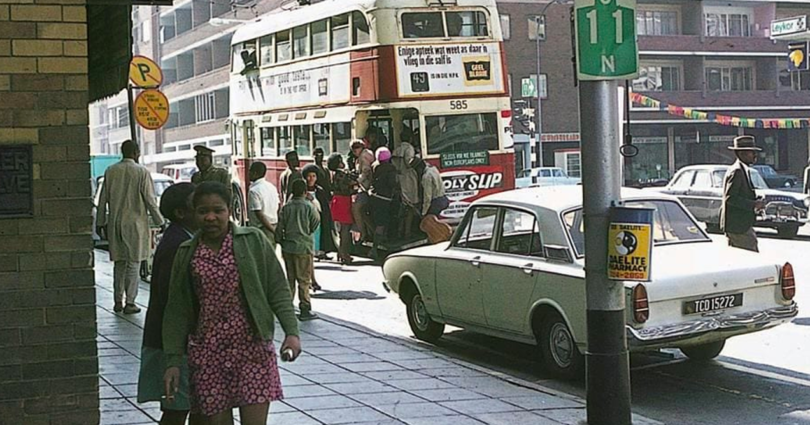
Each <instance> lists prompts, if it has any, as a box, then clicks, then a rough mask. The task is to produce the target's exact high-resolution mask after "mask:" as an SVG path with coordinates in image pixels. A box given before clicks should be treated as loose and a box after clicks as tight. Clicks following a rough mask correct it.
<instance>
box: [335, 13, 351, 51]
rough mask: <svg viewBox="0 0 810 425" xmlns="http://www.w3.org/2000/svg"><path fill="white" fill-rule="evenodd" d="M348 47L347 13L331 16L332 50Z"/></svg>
mask: <svg viewBox="0 0 810 425" xmlns="http://www.w3.org/2000/svg"><path fill="white" fill-rule="evenodd" d="M347 47H349V14H348V13H346V14H343V15H338V16H334V17H332V50H340V49H345V48H347Z"/></svg>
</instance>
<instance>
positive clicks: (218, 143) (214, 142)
mask: <svg viewBox="0 0 810 425" xmlns="http://www.w3.org/2000/svg"><path fill="white" fill-rule="evenodd" d="M216 146H225V141H224V140H222V139H215V140H211V141H210V142H208V147H211V148H213V147H216Z"/></svg>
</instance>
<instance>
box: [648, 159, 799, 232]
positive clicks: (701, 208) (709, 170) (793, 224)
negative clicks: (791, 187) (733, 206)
mask: <svg viewBox="0 0 810 425" xmlns="http://www.w3.org/2000/svg"><path fill="white" fill-rule="evenodd" d="M728 169H729V166H728V165H692V166H689V167H684V168H681V169H680V170H678V172H677V173H675V176H674V177H673V178H672V180H671V182H670V184H669V185H667V186H665V187H662V188H655V189H649V190H657V191H661V192H663V193H666V194H669V195H674V196H677V197H678V199H680V200H681V202H683V204H684V205H686V208H687V209H689V212H691V213H692V214H693V215H694V216H695V218H697V219H698V220H700V221H702V222H705V223H706V226H707V230H709V231H712V232H719V231H720V207H721V206H722V204H723V180H724V178H725V176H726V172H727V171H728ZM751 183H752V184H753V185H754V190H755V191H756V193H757V196H761V197H763V198H764V199H765V204H766V206H765V210H763V211H761V212H760V213H759V214H758V215H757V223H756V224H755V226H756V227H765V228H771V229H775V230H776V231H777V232H778V233H779V236H780V237H784V238H793V237H795V236H796V234H797V233H798V231H799V228H800V227H801V226H803V225H804V224H805V223H807V221H808V207H810V197H808V196H807V195H805V194H802V193H796V192H787V191H784V190H776V189H770V188H769V187H768V185H767V184H766V183H765V180H764V179H763V178H762V176H761V175H760V174H759V172H758V171H757V170H756V169H752V170H751Z"/></svg>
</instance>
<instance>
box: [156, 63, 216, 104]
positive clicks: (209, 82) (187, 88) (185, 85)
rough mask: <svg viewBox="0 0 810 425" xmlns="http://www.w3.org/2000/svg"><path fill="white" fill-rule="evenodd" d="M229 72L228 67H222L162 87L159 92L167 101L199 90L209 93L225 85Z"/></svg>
mask: <svg viewBox="0 0 810 425" xmlns="http://www.w3.org/2000/svg"><path fill="white" fill-rule="evenodd" d="M229 72H230V67H229V66H224V67H222V68H219V69H215V70H213V71H211V72H206V73H205V74H202V75H198V76H196V77H193V78H189V79H186V80H183V81H180V82H176V83H173V84H169V85H168V86H165V87H163V88H162V89H161V90H163V93H164V94H165V95H166V97H168V98H169V99H177V98H178V97H180V96H182V95H184V94H187V93H192V92H198V91H201V90H207V91H210V90H212V89H213V88H214V87H218V86H220V85H222V84H227V83H228V79H229Z"/></svg>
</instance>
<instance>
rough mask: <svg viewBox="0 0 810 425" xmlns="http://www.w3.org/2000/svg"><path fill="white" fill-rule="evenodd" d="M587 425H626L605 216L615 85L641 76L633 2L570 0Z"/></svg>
mask: <svg viewBox="0 0 810 425" xmlns="http://www.w3.org/2000/svg"><path fill="white" fill-rule="evenodd" d="M574 16H575V18H574V19H575V20H574V24H575V34H576V47H577V49H576V50H577V52H576V58H577V75H578V77H579V79H580V86H579V87H580V88H579V99H580V107H579V111H580V112H579V114H580V127H579V128H580V132H581V135H582V136H581V140H582V142H581V143H582V147H581V150H582V170H583V173H582V192H583V210H584V214H585V228H586V229H587V231H586V232H585V288H586V289H585V290H586V297H587V326H588V350H587V352H586V353H585V359H586V387H587V389H586V392H587V417H588V424H590V425H630V424H632V419H631V409H630V357H629V354H628V351H627V337H626V335H625V298H624V297H625V289H624V282H621V281H611V280H610V279H608V263H607V260H608V251H607V250H608V243H609V241H608V234H609V225H610V210H611V207H612V206H615V205H618V204H620V203H621V183H622V169H621V164H620V161H619V146H620V145H621V135H620V134H619V101H618V96H617V93H618V81H617V80H620V79H632V78H633V77H634V76H635V75H636V74H637V73H638V46H637V43H636V31H635V1H634V0H575V3H574Z"/></svg>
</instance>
